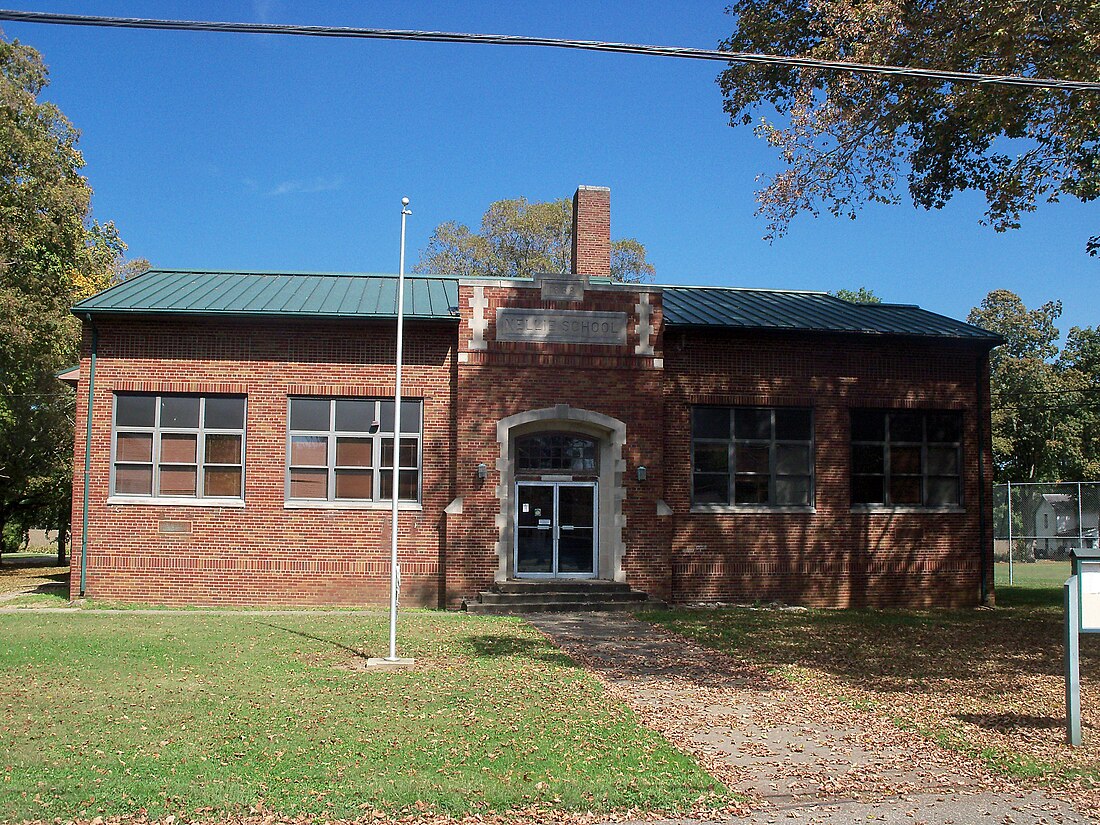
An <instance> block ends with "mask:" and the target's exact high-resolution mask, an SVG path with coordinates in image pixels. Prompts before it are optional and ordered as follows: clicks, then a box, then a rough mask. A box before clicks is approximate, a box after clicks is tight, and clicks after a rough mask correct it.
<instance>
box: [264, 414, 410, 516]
mask: <svg viewBox="0 0 1100 825" xmlns="http://www.w3.org/2000/svg"><path fill="white" fill-rule="evenodd" d="M295 401H326V402H328V405H329V409H328V429H327V430H295V429H291V426H290V410H291V406H292V404H293V403H294V402H295ZM339 401H358V402H370V403H373V404H374V415H373V420H374V421H380V420H381V416H380V412H381V405H382V404H385V403H386V402H389V403H391V404H392V403H393V401H392V399H388V398H358V397H346V396H317V395H294V396H288V397H287V403H286V424H287V426H286V462H285V465H284V473H283V481H284V488H283V500H284V506H285V507H287V508H317V509H382V508H387V507H390V506H391V502H392V499H391V498H390V496H388V495H387V496H385V497H383V496H382V473H383V472H393V465H392V463H390V462H386V463H385V464H383V460H382V455H383V450H382V444H383V442H384V441H386V440H387V439H394V450H395V453H396V455H397V457H398V460H399V461H400V455H401V441H402V440H412V439H415V440H416V463H417V466H416V467H409V466H403V465H400V464H399V465H398V468H397V473H398V478H395V479H394V483H395V484H396V483H398V481H399V479H400V473H401V472H402V471H410V470H415V471H416V498H415V499H406V498H402V499H399V500H398V508H399V509H402V510H419V509H420V507H421V501H422V497H423V487H424V401H423V399H419V398H403V399H402V404H416V405H417V429H416V432H415V433H406V432H401V433H397V434H396V437H395V433H394V432H392V431H383V430H382V428H381V426H378V427H372V428H371V429H370V430H367V431H358V430H356V431H352V430H337V429H336V404H337V402H339ZM400 429H401V411H400V410H395V411H394V430H400ZM295 436H303V437H308V438H325V439H326V448H325V456H326V463H325V466H324V467H323V468H322V467H321V466H320V465H306V464H298V465H292V464H291V446H292V444H293V440H294V437H295ZM337 438H364V439H366V438H369V439H372V440H373V444H372V445H371V462H372V463H371V467H370V469H371V470H372V472H373V477H372V481H371V490H372V491H373V493H374V495H373V497H372V498H369V499H367V498H337V497H336V471H337V464H336V439H337ZM292 468H295V469H325V470H327V472H328V475H327V486H326V490H327V497H326V498H295V497H293V496H292V495H291V493H290V490H291V486H290V472H291V469H292ZM364 469H365V468H364Z"/></svg>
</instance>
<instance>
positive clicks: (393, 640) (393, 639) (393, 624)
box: [368, 198, 415, 665]
mask: <svg viewBox="0 0 1100 825" xmlns="http://www.w3.org/2000/svg"><path fill="white" fill-rule="evenodd" d="M411 214H412V210H410V209H409V199H408V198H402V199H401V263H400V267H399V268H398V274H397V357H396V361H397V377H396V381H395V382H394V391H393V477H392V479H391V488H390V492H391V494H392V495H391V512H392V519H391V522H390V655H389V656H387V657H386V658H384V659H374V658H372V659H370V660H368V664H374V665H411V664H413V662H414V661H415V660H413V659H402V658H399V657H398V655H397V597H398V591H399V590H400V587H401V567H400V566H399V565H398V563H397V527H398V525H397V514H398V506H397V503H398V487H399V483H398V482H399V480H400V479H399V476H398V468H399V467H400V465H401V462H400V460H399V455H400V453H401V361H402V358H403V355H404V343H405V340H404V339H405V219H406V218H408V216H409V215H411Z"/></svg>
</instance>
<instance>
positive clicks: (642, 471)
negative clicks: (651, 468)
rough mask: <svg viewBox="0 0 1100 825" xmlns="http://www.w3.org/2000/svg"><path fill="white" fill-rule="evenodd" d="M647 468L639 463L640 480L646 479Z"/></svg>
mask: <svg viewBox="0 0 1100 825" xmlns="http://www.w3.org/2000/svg"><path fill="white" fill-rule="evenodd" d="M645 476H646V469H645V467H644V466H643V465H641V464H639V465H638V481H645Z"/></svg>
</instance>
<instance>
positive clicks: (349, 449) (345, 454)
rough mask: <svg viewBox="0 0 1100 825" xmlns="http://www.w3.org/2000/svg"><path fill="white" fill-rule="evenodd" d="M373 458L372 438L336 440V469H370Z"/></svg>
mask: <svg viewBox="0 0 1100 825" xmlns="http://www.w3.org/2000/svg"><path fill="white" fill-rule="evenodd" d="M373 456H374V439H373V438H337V439H336V466H337V467H371V466H373ZM337 495H339V493H337Z"/></svg>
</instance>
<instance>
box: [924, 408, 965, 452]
mask: <svg viewBox="0 0 1100 825" xmlns="http://www.w3.org/2000/svg"><path fill="white" fill-rule="evenodd" d="M961 425H962V420H961V418H960V416H959V414H958V413H935V414H930V415H929V416H928V421H927V424H926V426H927V427H928V441H929V443H939V444H943V443H957V442H958V441H960V440H961V439H962V433H961V430H962V426H961Z"/></svg>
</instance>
